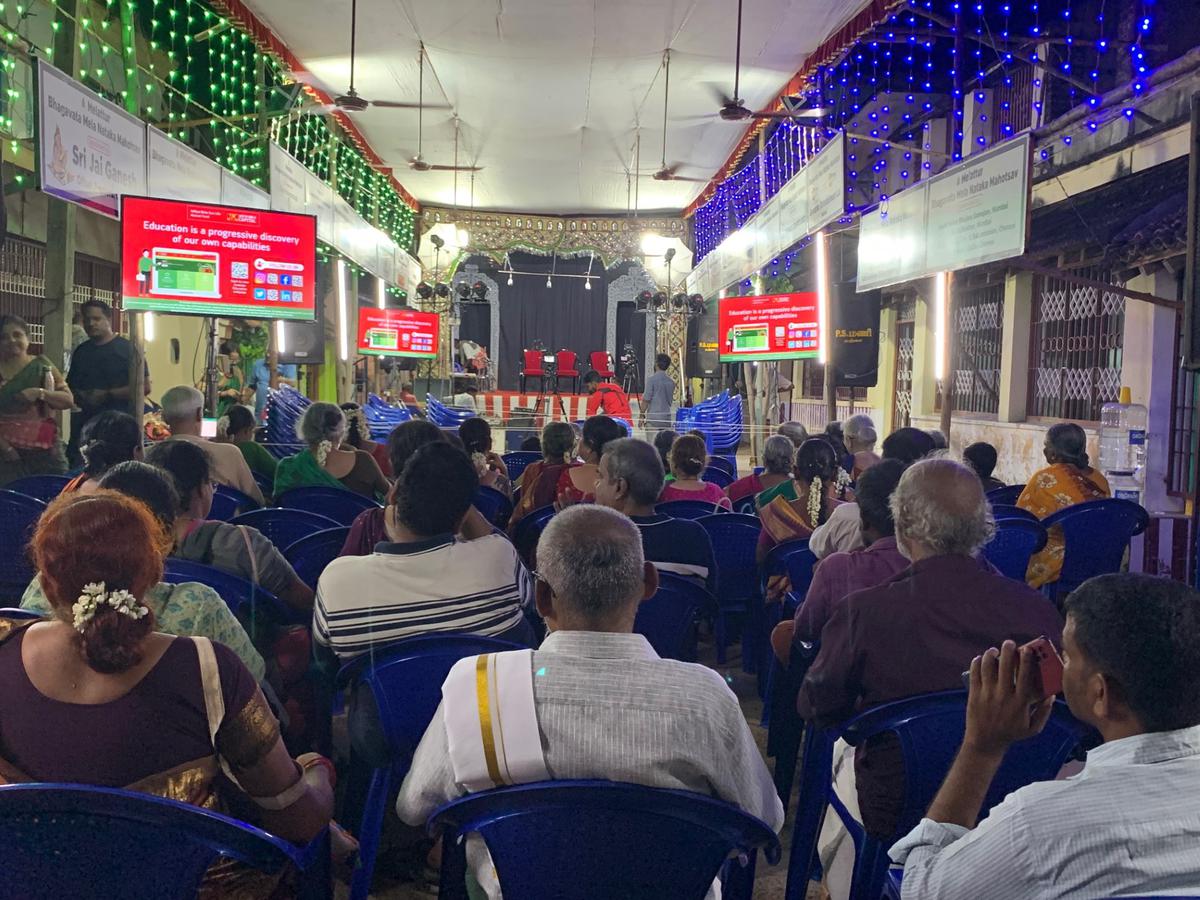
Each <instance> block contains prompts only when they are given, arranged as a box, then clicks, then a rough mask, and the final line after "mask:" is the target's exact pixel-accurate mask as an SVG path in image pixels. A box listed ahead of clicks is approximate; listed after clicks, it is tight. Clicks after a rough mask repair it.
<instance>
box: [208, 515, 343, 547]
mask: <svg viewBox="0 0 1200 900" xmlns="http://www.w3.org/2000/svg"><path fill="white" fill-rule="evenodd" d="M229 524H230V525H248V526H250V527H251V528H256V529H258V530H259V531H261V532H262V533H263V534H264V535H265V536H266V537H267V539H268V540H270V542H271V543H272V544H274V545H275V547H276V549H277V550H279V552H280V553H282V552H283V551H284V550H286V549H287V548H288V547H290V546H292V544H294V543H296V541H298V540H300V538H302V537H307V536H308V535H310V534H315V533H316V532H318V531H325V530H327V529H329V528H340V527H341V523H340V522H335V521H334V520H333V519H330V518H329V517H328V516H321V515H317V513H314V512H307V511H305V510H302V509H281V508H279V507H277V506H272V507H269V508H267V509H256V510H254V511H253V512H248V513H242V514H241V515H240V516H237V517H236V518H234V519H231V520H230V522H229Z"/></svg>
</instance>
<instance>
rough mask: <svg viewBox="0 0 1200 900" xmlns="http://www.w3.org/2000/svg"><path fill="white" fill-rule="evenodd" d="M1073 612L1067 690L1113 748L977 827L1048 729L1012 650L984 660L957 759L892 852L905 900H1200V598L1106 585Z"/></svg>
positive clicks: (1037, 688)
mask: <svg viewBox="0 0 1200 900" xmlns="http://www.w3.org/2000/svg"><path fill="white" fill-rule="evenodd" d="M1066 610H1067V625H1066V628H1065V629H1064V631H1063V663H1064V668H1063V690H1064V693H1065V694H1066V698H1067V703H1068V704H1069V705H1070V707H1071V712H1072V713H1074V714H1075V716H1076V717H1077V718H1079V719H1080V720H1082V721H1084V722H1086V723H1088V724H1089V725H1091V726H1093V727H1094V728H1096V729H1097V730H1098V731H1099V732H1100V734H1101V736H1102V737H1103V738H1104V743H1103V745H1101V746H1100V747H1098V748H1096V749H1095V750H1092V751H1091V752H1090V753H1089V754H1088V759H1087V765H1086V767H1085V768H1084V770H1083V772H1082V773H1080V774H1078V775H1076V776H1074V777H1072V778H1067V779H1065V780H1061V781H1050V782H1041V783H1037V784H1032V785H1029V786H1028V787H1025V788H1022V789H1021V790H1019V791H1015V792H1014V793H1012V794H1010V795H1009V796H1008V797H1007V798H1006V799H1005V800H1004V801H1003V802H1002V803H1000V804H999V805H997V806H996V807H995V808H994V809H992V811H991V812H990V813H989V815H988V817H987V818H986V819H984V821H983V822H980V823H979V824H978V825H977V824H976V819H977V818H978V816H979V810H980V807H981V805H982V803H983V799H984V795H985V794H986V792H987V789H988V785H989V784H990V783H991V781H992V778H993V776H994V775H995V773H996V771H997V770H998V768H999V766H1000V763H1001V761H1002V760H1003V758H1004V753H1005V751H1006V750H1007V749H1008V747H1009V746H1010V745H1011V744H1013V743H1015V742H1016V741H1019V740H1022V739H1024V738H1027V737H1030V736H1032V735H1034V734H1036V733H1037V732H1038V731H1040V730H1041V728H1042V727H1043V726H1044V725H1045V723H1046V720H1047V718H1048V717H1049V714H1050V705H1051V703H1052V702H1053V698H1046V699H1042V691H1041V682H1040V679H1039V675H1038V668H1037V663H1036V662H1035V661H1034V660H1033V658H1032V656H1031V654H1030V653H1029V652H1028V651H1024V652H1022V651H1019V650H1018V648H1017V647H1016V646H1014V645H1013V644H1012V642H1006V643H1005V645H1004V646H1003V647H1002V648H1001V649H1000V650H999V651H996V650H994V649H993V650H989V651H988V652H987V653H986V654H984V656H982V657H979V658H976V659H975V660H974V662H973V663H972V664H971V683H970V699H969V701H968V704H967V728H966V734H965V736H964V739H963V745H962V749H961V750H960V751H959V754H958V757H957V759H956V760H955V762H954V765H953V766H952V767H951V769H950V773H949V775H947V777H946V781H945V783H944V784H943V785H942V789H941V790H940V791H939V792H938V795H937V797H936V798H935V799H934V801H933V804H932V805H931V806H930V807H929V812H928V816H927V818H925V819H923V820H922V821H921V823H920V824H919V825H918V826H917V827H916V828H915V829H914V830H913V831H912V832H910V833H909V834H908V835H907V836H906V837H905V838H904V839H903V840H901V841H900V842H899V843H898V844H897V845H896V846H895V847H894V848H892V851H891V855H892V859H893V860H895V861H896V862H898V863H901V864H903V865H904V887H903V897H904V898H906V900H907V898H921V900H939V898H942V900H957V898H964V900H965V898H970V900H1009V898H1011V900H1025V898H1032V897H1036V898H1038V900H1053V898H1059V897H1061V898H1067V897H1070V898H1101V897H1124V896H1133V895H1142V896H1147V895H1155V896H1166V895H1177V896H1180V895H1195V894H1198V893H1200V593H1197V592H1196V591H1193V590H1192V589H1190V588H1189V587H1187V585H1184V584H1182V583H1180V582H1176V581H1167V580H1165V579H1162V578H1152V577H1150V576H1146V575H1102V576H1100V577H1098V578H1093V579H1091V580H1090V581H1088V582H1086V583H1084V585H1083V586H1082V587H1080V588H1079V589H1078V590H1077V591H1075V593H1073V594H1072V595H1071V596H1070V597H1069V598H1068V599H1067V603H1066Z"/></svg>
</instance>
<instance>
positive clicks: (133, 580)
mask: <svg viewBox="0 0 1200 900" xmlns="http://www.w3.org/2000/svg"><path fill="white" fill-rule="evenodd" d="M100 536H103V539H100ZM32 551H33V557H34V560H35V562H36V564H37V567H38V571H39V574H40V578H41V582H42V586H43V588H44V589H45V593H46V597H47V599H48V600H49V602H50V606H51V608H52V616H51V618H50V619H48V620H42V621H38V622H34V623H32V624H29V623H25V622H14V621H12V620H6V619H0V682H2V683H3V684H4V685H5V689H4V691H3V692H0V783H15V782H35V781H36V782H69V783H78V784H94V785H101V786H104V787H121V788H127V789H129V790H138V791H144V792H146V793H149V794H155V795H158V796H161V797H167V798H169V799H172V800H178V801H181V802H184V803H191V804H193V805H195V806H200V807H204V808H206V809H215V810H219V811H227V810H228V808H229V801H231V800H233V799H238V800H240V801H241V803H242V805H243V806H246V807H247V808H255V807H256V808H257V809H256V812H257V815H256V816H255V818H256V821H257V824H260V825H261V826H262V827H263V828H266V829H267V830H269V831H271V832H274V833H275V834H277V835H279V836H281V837H283V838H286V839H287V840H291V841H295V842H297V843H304V842H307V841H309V840H311V839H312V838H313V837H315V836H316V835H317V834H318V833H320V831H321V830H322V829H323V828H324V827H325V826H326V825H327V824H328V823H329V817H330V813H331V810H332V807H333V795H332V791H331V789H330V786H329V781H328V774H327V771H326V768H325V763H324V761H323V760H322V759H321V757H317V756H315V754H314V755H310V756H309V757H307V758H305V757H301V759H300V760H299V761H297V760H293V759H292V758H291V756H290V755H289V754H288V752H287V750H286V749H285V748H284V745H283V742H282V741H281V740H280V738H279V725H278V723H277V722H276V721H275V717H274V716H273V715H272V714H271V711H270V709H269V708H268V707H267V704H266V701H265V700H264V699H263V695H262V692H261V691H260V690H259V688H258V685H257V684H256V683H255V679H254V676H253V675H251V674H250V672H249V671H248V670H247V669H246V667H245V665H243V664H242V662H241V661H240V660H239V659H238V658H237V656H235V655H234V654H233V652H232V651H230V650H229V649H227V648H226V647H224V646H223V645H221V644H214V643H212V642H210V641H209V640H208V639H207V638H202V637H171V636H169V635H165V634H159V633H157V632H156V631H155V630H154V626H155V619H154V614H153V612H152V611H151V610H150V608H149V607H148V606H146V605H145V603H143V598H144V597H145V595H146V592H147V591H148V590H149V589H150V588H152V587H153V586H154V585H156V584H157V583H158V582H159V580H160V579H161V577H162V570H163V541H162V540H161V530H160V526H159V524H158V523H157V521H156V520H155V519H154V517H153V516H152V515H151V513H150V512H149V510H148V509H147V508H146V507H145V506H143V505H142V504H141V503H138V502H137V501H135V500H133V499H131V498H129V497H126V496H123V495H121V494H117V493H115V492H113V491H108V490H100V491H97V492H96V493H94V494H92V495H89V496H81V495H78V494H75V495H66V496H62V497H60V498H59V499H57V500H55V501H54V502H53V503H51V504H50V507H49V508H48V509H47V510H46V512H45V513H44V514H43V515H42V518H41V520H40V522H39V523H38V528H37V532H36V534H35V535H34V539H33V544H32ZM79 735H86V736H87V738H86V740H78V739H76V738H77V736H79ZM222 772H224V773H225V774H226V775H227V776H229V777H228V779H226V778H221V777H220V775H221V773H222ZM238 788H240V791H239V790H238ZM247 800H248V801H250V802H249V804H247V803H246V801H247ZM265 877H268V876H264V875H263V874H262V873H257V872H251V871H250V870H247V869H246V868H244V867H242V866H239V865H237V864H234V863H232V862H229V861H222V862H218V863H216V864H214V866H213V867H212V868H210V870H209V873H208V885H209V886H211V888H212V889H213V890H214V892H215V893H216V894H217V895H218V896H221V895H226V894H232V893H235V892H241V893H239V896H240V895H243V894H244V895H246V896H268V895H270V893H271V892H272V890H274V887H275V885H274V884H273V883H267V882H264V881H262V879H264V878H265ZM131 890H133V892H134V893H136V890H134V888H133V886H131Z"/></svg>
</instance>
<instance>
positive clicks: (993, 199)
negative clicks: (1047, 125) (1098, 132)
mask: <svg viewBox="0 0 1200 900" xmlns="http://www.w3.org/2000/svg"><path fill="white" fill-rule="evenodd" d="M1029 145H1030V136H1029V135H1028V134H1026V135H1024V136H1022V137H1020V138H1017V139H1016V140H1013V141H1009V142H1008V143H1005V144H1001V145H1000V146H999V147H996V148H995V149H994V150H988V151H986V152H984V153H980V154H978V155H976V156H972V157H970V158H968V159H966V160H964V161H963V162H961V163H959V164H958V165H956V166H954V167H953V168H950V169H947V170H946V171H944V172H941V173H939V174H938V175H936V176H934V177H933V178H931V179H929V188H928V190H929V225H928V228H927V230H926V263H927V268H928V270H929V271H930V272H942V271H948V272H949V271H954V270H956V269H965V268H967V267H969V266H977V265H980V264H982V263H986V262H994V261H996V260H1001V259H1009V258H1010V257H1013V256H1020V255H1021V254H1022V253H1024V252H1025V232H1026V226H1027V223H1028V207H1029Z"/></svg>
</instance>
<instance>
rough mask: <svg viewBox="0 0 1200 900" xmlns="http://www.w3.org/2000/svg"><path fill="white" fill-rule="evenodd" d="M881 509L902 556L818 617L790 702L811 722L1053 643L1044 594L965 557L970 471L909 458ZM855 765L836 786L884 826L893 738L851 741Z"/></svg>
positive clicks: (894, 767) (975, 482)
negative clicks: (816, 643)
mask: <svg viewBox="0 0 1200 900" xmlns="http://www.w3.org/2000/svg"><path fill="white" fill-rule="evenodd" d="M891 509H892V517H893V519H894V521H895V529H896V544H897V547H898V548H899V550H900V552H901V553H902V554H903V555H904V556H906V557H907V558H908V559H910V560H912V565H911V566H910V567H909V568H908V569H906V570H905V571H904V572H902V573H901V574H900V575H897V576H895V577H893V578H892V579H891V580H889V581H886V582H884V583H883V584H881V585H878V586H877V587H873V588H867V589H866V590H862V591H858V592H857V593H854V594H851V595H850V596H848V597H846V598H845V599H844V600H843V601H842V602H841V603H839V604H837V605H836V606H835V608H834V610H833V615H832V616H830V618H829V621H828V622H826V623H825V627H824V628H823V629H822V631H821V648H820V651H819V652H818V654H817V657H816V659H815V660H814V661H813V664H812V666H811V667H810V668H809V670H808V674H807V675H806V677H805V679H804V682H803V684H802V685H801V687H800V697H799V702H798V710H799V712H800V715H801V716H802V717H803V718H805V719H807V720H815V721H816V722H817V723H818V724H819V725H829V724H833V723H837V722H840V721H843V720H845V719H847V718H849V717H850V716H852V715H854V714H855V713H857V712H860V711H862V710H864V709H868V708H870V707H873V706H878V705H879V704H881V703H886V702H888V701H889V700H898V699H901V698H903V697H910V696H913V695H915V694H925V693H930V692H933V691H944V690H952V689H955V688H960V687H961V686H962V680H961V677H962V672H963V670H964V669H965V668H966V663H967V661H969V660H970V659H971V658H972V657H974V656H976V655H978V654H980V653H982V652H983V651H984V650H986V649H987V648H988V647H991V646H994V645H996V644H999V643H1000V642H1002V641H1004V640H1007V639H1010V638H1011V639H1013V640H1016V641H1019V642H1021V643H1024V642H1026V641H1030V640H1032V639H1033V638H1036V637H1038V636H1040V635H1046V636H1047V637H1049V638H1050V639H1051V640H1052V641H1053V642H1054V643H1055V644H1058V643H1059V641H1060V640H1061V634H1062V619H1061V618H1060V617H1059V614H1058V612H1057V610H1055V608H1054V606H1053V605H1052V604H1051V603H1049V602H1048V601H1047V600H1046V598H1044V597H1043V596H1042V595H1041V594H1040V593H1038V592H1037V591H1035V590H1033V589H1032V588H1030V587H1028V586H1027V585H1025V584H1022V583H1021V582H1019V581H1014V580H1012V579H1010V578H1005V577H1004V576H1003V575H1000V574H997V573H995V572H994V571H992V570H991V569H990V567H988V566H986V564H984V563H981V562H980V561H979V560H978V559H976V558H975V556H976V554H977V553H978V552H979V550H980V548H982V547H983V546H984V544H986V543H987V542H988V540H989V539H990V538H991V536H992V530H993V523H992V519H991V511H990V508H989V506H988V502H987V498H986V497H985V496H984V494H983V487H982V486H981V485H980V483H979V479H978V478H977V477H976V476H975V473H974V472H972V471H971V470H970V469H968V468H967V467H966V466H963V465H962V464H960V463H957V462H954V461H953V460H949V459H929V460H923V461H921V462H918V463H914V464H913V465H912V466H911V467H910V468H909V469H908V470H907V471H905V473H904V475H903V476H901V478H900V483H899V484H898V485H897V487H896V489H895V491H894V492H893V493H892V497H891ZM848 755H849V753H847V756H848ZM854 770H855V772H856V773H857V800H858V803H857V804H855V803H854V800H855V795H854V791H853V790H851V789H850V787H849V779H850V774H851V773H850V768H849V766H848V765H846V764H845V763H844V762H843V764H842V765H841V767H840V772H839V777H838V784H839V787H840V789H839V795H840V796H842V799H843V800H844V801H845V802H846V803H847V807H848V808H849V809H850V810H851V812H852V813H854V814H855V817H856V818H857V819H858V820H859V821H861V822H862V823H863V825H864V826H865V827H866V830H867V831H868V832H869V833H871V834H882V835H886V834H889V833H890V832H891V831H892V830H893V829H894V828H895V823H896V820H897V818H898V816H899V812H900V811H899V810H898V809H897V808H896V806H897V800H898V793H899V790H898V788H899V786H900V785H901V784H902V779H903V777H904V768H903V762H902V760H901V758H900V753H899V748H898V746H896V745H895V742H894V739H893V738H892V736H890V735H885V736H883V737H881V738H879V739H878V740H875V741H871V742H868V743H867V744H866V746H865V747H860V748H858V750H857V752H854ZM856 805H857V806H858V807H859V809H860V810H861V815H859V814H858V813H857V812H856V811H855V806H856ZM823 843H825V844H826V846H827V847H828V846H829V845H830V844H832V843H834V839H833V837H832V836H830V839H829V840H828V841H823ZM827 855H828V856H832V855H834V853H833V852H827ZM831 890H832V889H831ZM835 896H836V894H835Z"/></svg>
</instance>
